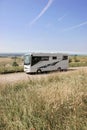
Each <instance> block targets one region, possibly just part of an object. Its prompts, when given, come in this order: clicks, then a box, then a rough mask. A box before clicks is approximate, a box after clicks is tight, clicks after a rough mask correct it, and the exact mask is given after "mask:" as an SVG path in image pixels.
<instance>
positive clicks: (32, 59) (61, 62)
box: [24, 53, 68, 73]
mask: <svg viewBox="0 0 87 130" xmlns="http://www.w3.org/2000/svg"><path fill="white" fill-rule="evenodd" d="M67 69H68V55H67V54H62V53H31V54H25V55H24V71H25V72H26V73H41V72H48V71H55V70H58V71H61V70H67Z"/></svg>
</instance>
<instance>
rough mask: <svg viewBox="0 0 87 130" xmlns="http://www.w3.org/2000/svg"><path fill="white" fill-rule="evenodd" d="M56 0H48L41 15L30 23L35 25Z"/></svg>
mask: <svg viewBox="0 0 87 130" xmlns="http://www.w3.org/2000/svg"><path fill="white" fill-rule="evenodd" d="M53 1H54V0H48V3H47V5H46V6H45V7H44V8H43V10H42V11H41V12H40V13H39V15H38V16H37V17H36V18H35V19H34V20H33V21H32V22H31V23H30V25H33V24H34V23H35V22H36V21H37V20H38V19H39V18H40V17H41V16H42V15H43V14H44V13H45V12H46V11H47V10H48V8H49V7H50V6H51V4H52V3H53Z"/></svg>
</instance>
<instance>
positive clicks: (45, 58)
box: [41, 56, 49, 61]
mask: <svg viewBox="0 0 87 130" xmlns="http://www.w3.org/2000/svg"><path fill="white" fill-rule="evenodd" d="M48 60H49V57H48V56H43V57H41V61H48Z"/></svg>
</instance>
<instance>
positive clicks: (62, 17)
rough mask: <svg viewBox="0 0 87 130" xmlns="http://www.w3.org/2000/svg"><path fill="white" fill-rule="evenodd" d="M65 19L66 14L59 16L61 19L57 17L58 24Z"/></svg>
mask: <svg viewBox="0 0 87 130" xmlns="http://www.w3.org/2000/svg"><path fill="white" fill-rule="evenodd" d="M65 17H66V14H65V15H63V16H61V17H59V18H58V21H59V22H60V21H61V20H63V19H64V18H65Z"/></svg>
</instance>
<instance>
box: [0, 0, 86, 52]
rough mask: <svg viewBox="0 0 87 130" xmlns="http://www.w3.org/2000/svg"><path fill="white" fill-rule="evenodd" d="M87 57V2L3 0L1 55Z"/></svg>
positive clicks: (0, 7)
mask: <svg viewBox="0 0 87 130" xmlns="http://www.w3.org/2000/svg"><path fill="white" fill-rule="evenodd" d="M38 51H39V52H69V53H77V54H78V53H85V54H87V0H0V52H38Z"/></svg>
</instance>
